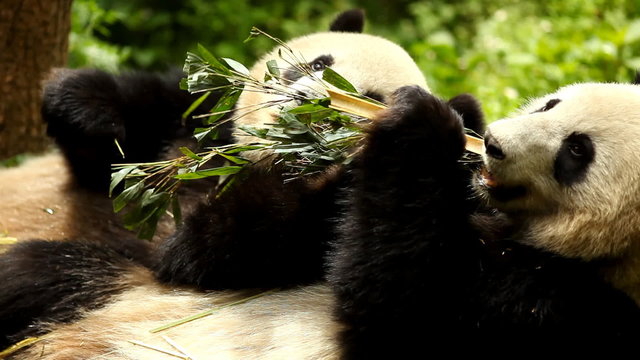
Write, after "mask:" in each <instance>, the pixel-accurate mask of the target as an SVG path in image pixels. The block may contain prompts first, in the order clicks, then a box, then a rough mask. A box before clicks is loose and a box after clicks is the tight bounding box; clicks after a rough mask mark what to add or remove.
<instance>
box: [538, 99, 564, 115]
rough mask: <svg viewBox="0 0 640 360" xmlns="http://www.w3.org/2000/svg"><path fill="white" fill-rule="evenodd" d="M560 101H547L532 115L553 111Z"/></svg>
mask: <svg viewBox="0 0 640 360" xmlns="http://www.w3.org/2000/svg"><path fill="white" fill-rule="evenodd" d="M560 101H562V100H560V99H551V100H549V101H547V103H546V104H545V105H544V106H543V107H541V108H540V109H538V110H536V111H534V112H533V113H537V112H545V111H549V110H551V109H553V108H554V107H555V106H556V105H558V103H559V102H560ZM533 113H532V114H533Z"/></svg>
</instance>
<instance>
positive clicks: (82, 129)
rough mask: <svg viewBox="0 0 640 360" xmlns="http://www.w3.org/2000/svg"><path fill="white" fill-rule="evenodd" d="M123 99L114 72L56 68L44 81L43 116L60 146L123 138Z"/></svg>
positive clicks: (49, 130) (48, 132) (49, 133)
mask: <svg viewBox="0 0 640 360" xmlns="http://www.w3.org/2000/svg"><path fill="white" fill-rule="evenodd" d="M121 104H122V99H121V96H120V89H119V88H118V85H117V83H116V81H115V80H114V78H113V75H110V74H107V73H105V72H103V71H99V70H94V69H80V70H69V69H58V70H55V71H54V72H53V73H52V75H51V77H50V79H49V80H48V81H47V82H46V83H45V86H44V92H43V98H42V118H43V120H44V121H45V122H46V123H47V134H48V135H49V136H51V137H53V138H55V139H56V141H57V142H58V143H59V144H60V145H61V146H63V147H65V146H67V145H69V146H73V145H74V144H76V143H86V144H91V143H92V140H94V139H110V142H111V143H113V139H118V140H119V141H123V140H124V136H125V127H124V121H123V119H122V116H121Z"/></svg>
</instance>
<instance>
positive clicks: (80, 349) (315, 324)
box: [15, 283, 340, 360]
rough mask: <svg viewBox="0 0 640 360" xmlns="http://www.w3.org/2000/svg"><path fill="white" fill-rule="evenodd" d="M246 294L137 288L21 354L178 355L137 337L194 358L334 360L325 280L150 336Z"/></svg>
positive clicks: (48, 357)
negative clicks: (186, 318) (178, 347)
mask: <svg viewBox="0 0 640 360" xmlns="http://www.w3.org/2000/svg"><path fill="white" fill-rule="evenodd" d="M246 294H247V293H239V292H232V291H226V292H211V293H208V294H206V295H205V294H203V293H198V292H194V291H189V290H175V289H170V288H168V287H163V286H161V285H157V284H152V283H149V284H146V285H142V286H138V287H135V288H133V289H131V290H128V291H126V292H125V293H122V294H120V295H119V296H117V297H115V298H114V299H113V301H112V302H111V303H110V304H108V305H106V306H105V307H103V308H101V309H99V310H95V311H92V312H89V313H86V314H85V317H84V318H83V319H82V320H80V321H78V322H75V323H72V324H68V325H63V326H57V327H56V328H55V330H54V331H52V332H50V333H49V334H47V335H45V336H43V340H41V341H40V342H38V343H36V344H34V345H32V346H31V347H30V348H28V349H26V350H25V351H23V352H21V353H19V354H17V355H16V357H15V358H16V359H33V358H38V359H43V360H53V359H56V360H59V359H94V358H105V359H107V358H108V359H114V360H120V359H122V360H124V359H138V360H143V359H154V360H156V359H165V358H166V359H175V357H173V356H169V355H165V354H162V353H161V352H158V351H156V350H152V349H149V348H146V347H143V346H140V345H135V344H134V343H133V342H139V343H143V344H145V345H150V346H153V347H157V348H159V349H163V350H169V351H172V352H174V353H175V352H176V349H174V348H172V346H171V345H170V344H169V343H167V341H166V340H164V339H163V336H166V337H168V338H169V339H170V340H171V341H173V342H174V343H175V344H177V345H179V346H180V347H181V349H183V351H184V352H185V353H186V354H187V355H189V356H190V357H192V358H193V359H302V358H304V359H336V358H338V357H339V349H338V346H337V342H336V336H337V334H338V331H339V330H340V325H339V324H338V323H337V322H336V321H334V320H333V318H332V316H331V313H332V312H331V308H332V305H333V302H334V298H333V296H332V295H331V293H330V290H329V288H328V287H327V286H325V285H314V286H307V287H301V288H298V289H294V290H287V291H280V292H276V293H270V294H267V295H264V296H262V297H259V298H256V299H253V300H250V301H248V302H246V303H241V304H236V305H233V306H230V307H227V308H223V309H221V310H220V311H216V312H215V313H213V314H212V315H210V316H207V317H204V318H201V319H199V320H195V321H192V322H190V323H186V324H183V325H179V326H176V327H174V328H171V329H168V330H165V331H162V332H160V333H156V334H153V333H151V332H150V331H149V330H150V329H154V328H156V327H159V326H163V325H166V324H169V323H171V322H173V321H175V320H176V319H180V318H182V317H186V316H189V315H194V314H198V313H200V312H202V311H206V310H210V309H212V308H215V306H216V304H224V303H227V302H230V301H235V300H238V299H242V298H244V297H246V296H247V295H246Z"/></svg>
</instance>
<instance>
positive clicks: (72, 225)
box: [0, 152, 174, 242]
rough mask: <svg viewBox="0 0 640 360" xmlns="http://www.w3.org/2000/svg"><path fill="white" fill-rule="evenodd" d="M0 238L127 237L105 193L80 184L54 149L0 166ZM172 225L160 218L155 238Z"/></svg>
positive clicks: (161, 235) (165, 232) (84, 238)
mask: <svg viewBox="0 0 640 360" xmlns="http://www.w3.org/2000/svg"><path fill="white" fill-rule="evenodd" d="M0 203H1V205H0V237H6V238H10V239H18V240H26V239H35V238H37V239H44V240H64V239H83V240H88V241H96V242H100V241H104V240H105V239H106V238H123V237H130V236H131V232H130V231H129V230H126V229H125V228H124V225H123V224H122V219H121V217H120V216H119V215H118V214H115V213H114V212H113V209H112V204H111V199H109V198H108V196H107V195H106V194H101V193H96V192H92V191H90V190H86V189H82V188H79V187H78V186H77V185H76V184H75V183H74V178H73V174H72V173H71V171H70V169H69V165H68V164H67V161H66V160H65V158H64V156H63V155H62V154H60V153H59V152H52V153H49V154H46V155H42V156H38V157H34V158H32V159H29V160H27V161H26V162H25V163H24V164H22V165H20V166H18V167H15V168H8V169H3V170H0ZM173 230H174V226H173V221H171V220H170V219H165V220H164V221H162V222H161V224H159V226H158V231H157V233H156V238H164V237H165V236H167V235H169V234H171V233H172V232H173Z"/></svg>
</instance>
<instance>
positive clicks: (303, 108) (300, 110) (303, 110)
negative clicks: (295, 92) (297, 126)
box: [287, 104, 331, 115]
mask: <svg viewBox="0 0 640 360" xmlns="http://www.w3.org/2000/svg"><path fill="white" fill-rule="evenodd" d="M320 111H323V112H326V111H331V109H328V108H326V107H324V106H321V105H316V104H304V105H300V106H298V107H295V108H293V109H290V110H287V112H288V113H289V114H294V115H295V114H310V113H315V112H320Z"/></svg>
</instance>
